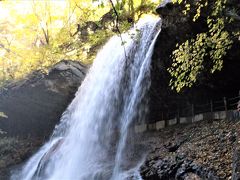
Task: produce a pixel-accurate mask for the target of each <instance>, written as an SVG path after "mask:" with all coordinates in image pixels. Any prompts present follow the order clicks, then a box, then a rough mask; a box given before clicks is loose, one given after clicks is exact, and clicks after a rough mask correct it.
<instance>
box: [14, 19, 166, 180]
mask: <svg viewBox="0 0 240 180" xmlns="http://www.w3.org/2000/svg"><path fill="white" fill-rule="evenodd" d="M160 24H161V22H160V20H158V19H156V18H151V19H150V18H148V19H147V20H140V21H139V22H138V23H137V24H136V26H135V28H133V29H132V30H130V31H129V32H128V33H126V34H122V39H123V41H124V42H122V41H121V38H120V37H118V36H115V37H113V38H111V39H110V40H109V42H108V43H107V44H106V45H105V46H104V47H103V49H102V50H101V51H100V52H99V53H98V55H97V57H96V59H95V61H94V63H93V65H92V67H91V69H90V70H89V72H88V74H87V76H86V78H85V80H84V82H83V83H82V85H81V87H80V88H79V90H78V92H77V93H76V97H75V99H74V100H73V102H72V103H71V104H70V105H69V107H68V108H67V110H66V112H65V113H64V114H63V116H62V119H61V122H60V124H59V125H58V126H57V127H56V128H55V130H54V133H53V136H52V137H51V139H50V141H49V142H48V143H46V144H45V145H44V146H43V147H42V148H41V149H40V150H39V151H38V152H37V153H36V154H35V155H34V156H33V157H32V158H30V160H29V161H28V162H27V163H26V165H25V166H24V167H23V169H22V170H21V171H20V172H19V173H15V174H13V175H12V177H11V179H13V180H16V179H17V180H19V179H22V180H30V179H37V180H85V179H86V180H97V179H100V180H102V179H104V180H105V179H112V180H118V179H121V180H122V179H125V178H127V177H128V178H129V176H131V177H132V179H134V178H135V179H140V176H138V174H137V169H138V166H139V165H137V164H135V165H134V167H129V168H126V161H127V158H126V151H127V150H126V149H127V148H126V147H127V146H126V144H128V143H127V141H128V137H129V136H128V134H129V131H130V129H132V128H131V127H132V123H133V122H134V121H141V119H142V118H144V115H145V114H146V111H147V108H146V107H147V106H146V103H147V99H146V94H147V91H148V89H149V87H150V63H151V56H152V51H153V47H154V43H155V40H156V37H157V35H158V33H159V31H160ZM123 44H124V46H123ZM126 169H128V170H126Z"/></svg>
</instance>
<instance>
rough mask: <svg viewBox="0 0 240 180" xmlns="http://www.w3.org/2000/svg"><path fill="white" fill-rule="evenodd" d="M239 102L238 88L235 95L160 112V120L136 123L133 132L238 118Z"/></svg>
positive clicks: (239, 114) (239, 113)
mask: <svg viewBox="0 0 240 180" xmlns="http://www.w3.org/2000/svg"><path fill="white" fill-rule="evenodd" d="M239 102H240V90H239V94H238V96H236V97H232V98H226V97H223V98H222V99H218V100H215V101H214V100H210V101H209V103H205V104H191V105H189V106H186V107H184V108H182V109H178V108H177V109H176V110H173V111H167V112H162V118H161V120H159V121H156V122H155V123H150V124H138V125H136V126H135V132H137V133H139V132H144V131H147V130H159V129H162V128H165V127H167V126H171V125H175V124H185V123H194V122H197V121H202V120H211V119H212V120H213V119H226V118H229V119H233V118H236V117H238V118H239V116H240V112H237V111H236V109H237V105H238V103H239Z"/></svg>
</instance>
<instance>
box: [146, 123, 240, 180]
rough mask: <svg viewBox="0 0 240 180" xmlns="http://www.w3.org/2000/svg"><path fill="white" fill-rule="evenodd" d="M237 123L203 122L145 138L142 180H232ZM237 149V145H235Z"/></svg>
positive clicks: (168, 129) (149, 134)
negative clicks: (144, 160) (145, 158)
mask: <svg viewBox="0 0 240 180" xmlns="http://www.w3.org/2000/svg"><path fill="white" fill-rule="evenodd" d="M238 130H240V122H233V121H232V122H230V121H227V120H221V121H204V122H199V123H195V124H190V125H176V126H173V127H168V128H166V129H163V130H161V131H158V132H149V133H146V134H145V135H144V137H145V141H144V143H145V144H147V145H148V146H149V149H150V152H149V154H148V156H147V160H146V162H145V164H144V165H143V166H142V169H141V174H142V176H143V177H144V179H165V180H166V179H231V177H232V166H233V154H234V148H235V146H236V138H237V131H238ZM238 146H239V144H238Z"/></svg>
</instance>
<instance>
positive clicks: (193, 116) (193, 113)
mask: <svg viewBox="0 0 240 180" xmlns="http://www.w3.org/2000/svg"><path fill="white" fill-rule="evenodd" d="M194 115H195V114H194V104H192V122H193V120H194Z"/></svg>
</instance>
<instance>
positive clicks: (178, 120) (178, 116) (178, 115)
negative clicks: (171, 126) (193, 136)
mask: <svg viewBox="0 0 240 180" xmlns="http://www.w3.org/2000/svg"><path fill="white" fill-rule="evenodd" d="M177 124H180V110H179V108H178V110H177Z"/></svg>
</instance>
